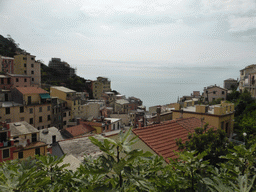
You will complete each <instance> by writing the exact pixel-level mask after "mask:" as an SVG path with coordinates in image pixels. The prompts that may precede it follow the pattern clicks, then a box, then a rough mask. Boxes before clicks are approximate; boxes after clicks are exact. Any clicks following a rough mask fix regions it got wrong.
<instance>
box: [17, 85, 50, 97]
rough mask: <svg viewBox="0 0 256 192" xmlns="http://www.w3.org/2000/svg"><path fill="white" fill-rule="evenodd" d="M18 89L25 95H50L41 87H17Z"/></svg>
mask: <svg viewBox="0 0 256 192" xmlns="http://www.w3.org/2000/svg"><path fill="white" fill-rule="evenodd" d="M16 89H17V90H18V91H19V92H21V93H22V94H23V95H25V94H34V93H36V94H41V93H48V92H47V91H45V90H44V89H41V88H39V87H16Z"/></svg>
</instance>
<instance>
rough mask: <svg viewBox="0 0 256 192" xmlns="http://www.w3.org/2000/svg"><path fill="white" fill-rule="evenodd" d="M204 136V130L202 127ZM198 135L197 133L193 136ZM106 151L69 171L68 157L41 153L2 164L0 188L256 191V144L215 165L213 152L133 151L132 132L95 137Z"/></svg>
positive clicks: (231, 153) (66, 191)
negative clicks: (167, 156)
mask: <svg viewBox="0 0 256 192" xmlns="http://www.w3.org/2000/svg"><path fill="white" fill-rule="evenodd" d="M197 134H199V135H202V134H204V130H200V129H198V130H197ZM191 137H192V138H193V135H192V136H191ZM90 139H91V141H92V143H94V144H95V145H97V146H98V147H99V148H100V149H101V151H103V152H104V153H103V155H101V156H100V157H98V158H93V157H86V158H85V160H84V162H83V163H82V164H81V165H80V167H79V168H78V169H77V170H76V171H74V172H73V171H70V170H67V169H66V168H67V166H68V164H63V163H62V161H63V158H64V157H62V158H57V157H53V156H50V155H48V156H36V157H35V159H31V158H29V159H27V160H24V161H18V160H15V161H9V162H4V163H2V165H1V167H0V191H3V192H5V191H6V192H7V191H8V192H9V191H10V192H17V191H28V192H30V191H31V192H32V191H33V192H34V191H54V192H62V191H64V192H72V191H88V192H90V191H122V192H133V191H135V192H136V191H139V192H146V191H151V192H153V191H161V192H169V191H176V192H189V191H198V192H208V191H225V192H228V191H239V192H252V191H255V190H256V189H255V177H256V176H255V175H256V173H255V158H256V155H255V153H256V144H254V145H252V146H251V147H250V148H248V149H247V148H246V147H245V146H243V145H240V146H235V147H234V148H233V149H229V150H228V153H227V154H226V155H224V156H221V158H222V159H225V160H226V162H225V163H220V164H218V166H215V167H214V166H212V165H210V164H209V163H210V160H205V159H206V157H207V156H208V151H207V150H205V151H203V152H198V151H183V152H181V153H177V155H178V158H177V159H170V163H169V164H165V163H164V160H163V157H158V156H157V157H155V156H153V155H152V154H150V153H149V152H145V153H144V152H143V151H141V150H138V149H133V147H132V145H133V144H134V143H135V142H136V140H137V138H136V137H133V136H132V135H131V130H129V131H127V132H126V133H123V132H120V134H119V137H118V138H117V139H116V140H113V139H110V138H104V137H102V136H97V137H90Z"/></svg>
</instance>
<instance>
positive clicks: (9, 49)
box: [0, 35, 21, 57]
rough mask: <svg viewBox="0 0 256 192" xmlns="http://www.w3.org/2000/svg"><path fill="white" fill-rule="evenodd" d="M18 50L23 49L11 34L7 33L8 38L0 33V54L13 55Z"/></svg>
mask: <svg viewBox="0 0 256 192" xmlns="http://www.w3.org/2000/svg"><path fill="white" fill-rule="evenodd" d="M17 51H21V49H19V45H18V44H16V43H15V41H14V39H13V38H12V37H11V36H10V35H7V38H5V37H3V36H2V35H0V55H2V56H8V57H13V56H14V55H16V52H17Z"/></svg>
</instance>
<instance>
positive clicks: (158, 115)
mask: <svg viewBox="0 0 256 192" xmlns="http://www.w3.org/2000/svg"><path fill="white" fill-rule="evenodd" d="M156 113H157V114H156V115H157V117H156V123H160V122H161V119H160V113H161V107H157V108H156Z"/></svg>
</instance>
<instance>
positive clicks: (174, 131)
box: [132, 117, 205, 163]
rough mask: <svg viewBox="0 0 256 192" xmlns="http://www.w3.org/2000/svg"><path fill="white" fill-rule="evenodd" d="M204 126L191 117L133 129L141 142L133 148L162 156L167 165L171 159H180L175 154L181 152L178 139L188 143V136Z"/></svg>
mask: <svg viewBox="0 0 256 192" xmlns="http://www.w3.org/2000/svg"><path fill="white" fill-rule="evenodd" d="M204 124H205V122H202V120H201V119H198V118H195V117H190V118H184V119H176V120H171V121H165V122H162V123H159V124H154V125H150V126H147V127H143V128H137V129H133V130H132V132H133V133H134V135H135V136H137V137H138V138H139V140H138V142H136V143H135V144H134V145H133V146H132V147H133V148H134V149H142V150H143V151H144V152H146V151H149V152H151V153H152V154H155V155H159V156H162V157H163V158H164V159H165V161H166V163H169V161H170V160H169V159H170V158H171V159H176V158H177V157H178V156H177V155H176V154H175V151H176V152H178V151H179V149H178V146H177V144H176V139H182V141H183V142H186V141H188V140H189V139H188V134H189V133H193V132H194V130H195V129H196V128H198V127H202V125H204Z"/></svg>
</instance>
